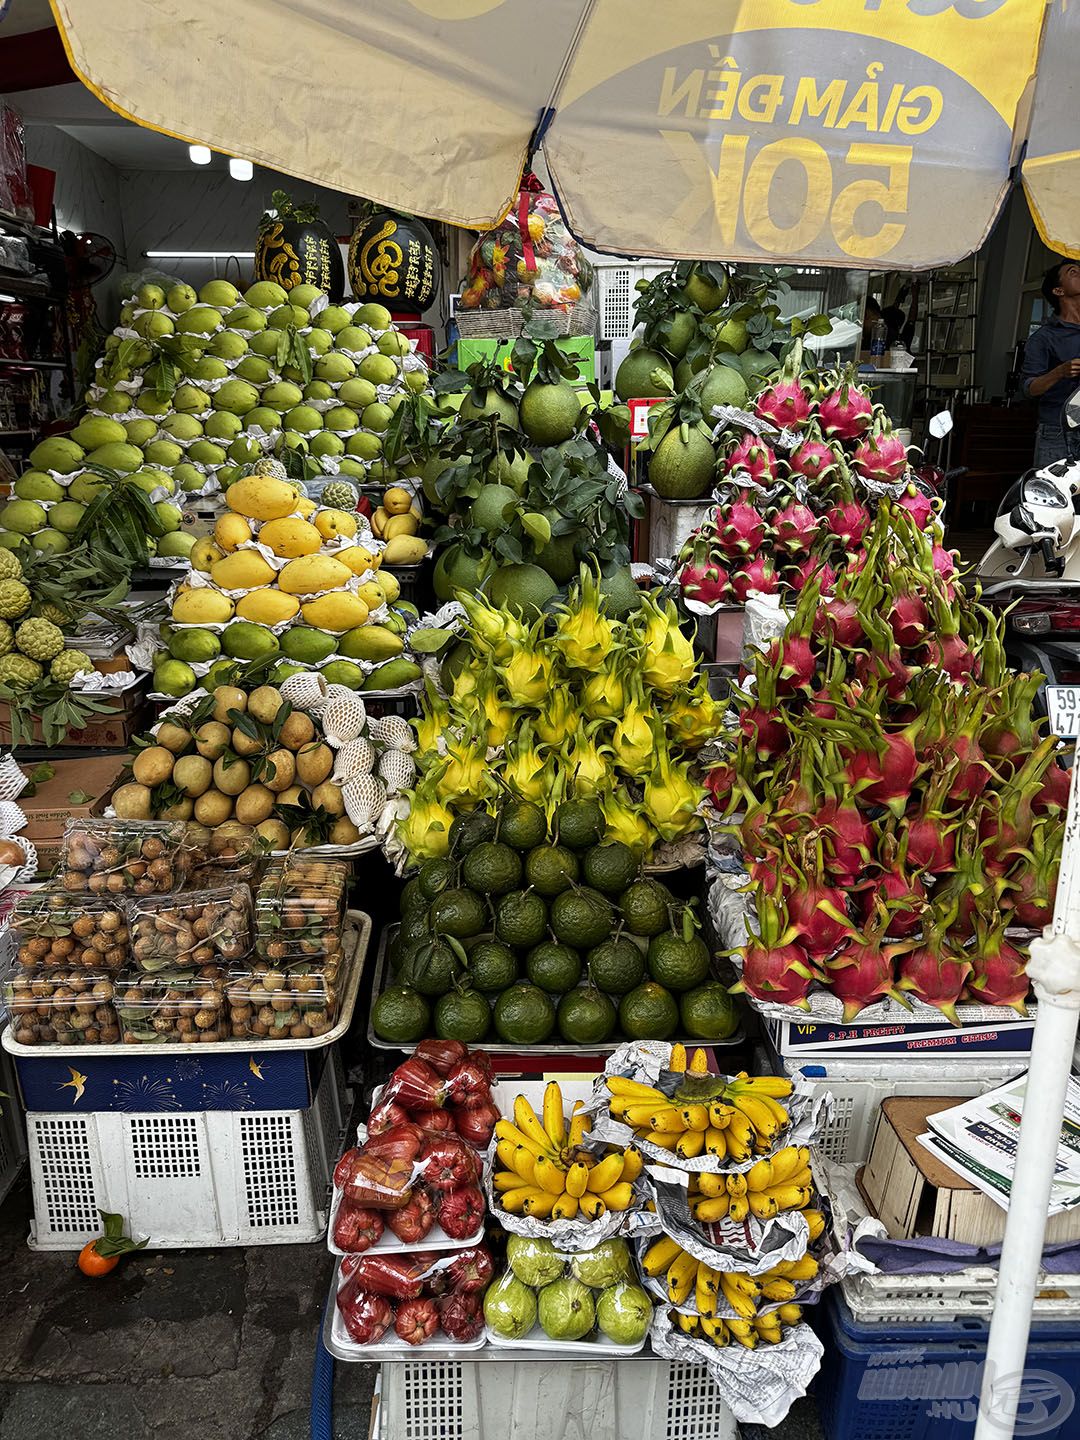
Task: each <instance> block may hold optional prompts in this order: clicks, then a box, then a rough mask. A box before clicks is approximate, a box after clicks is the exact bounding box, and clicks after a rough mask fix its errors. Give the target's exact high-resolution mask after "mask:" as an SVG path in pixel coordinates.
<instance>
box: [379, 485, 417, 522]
mask: <svg viewBox="0 0 1080 1440" xmlns="http://www.w3.org/2000/svg"><path fill="white" fill-rule="evenodd" d="M412 498H413V497H412V495H411V494H410V493H409V491H408V490H406V489H405V488H404V487H403V486H401V485H391V487H390V489H389V490H387V491H386V492H385V494H384V495H383V497H382V503H383V509H384V510H385V511H386V513H387V514H388V515H406V514H408V512H409V510H410V509H411V508H412Z"/></svg>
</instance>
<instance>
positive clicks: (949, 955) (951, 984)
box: [897, 920, 971, 1026]
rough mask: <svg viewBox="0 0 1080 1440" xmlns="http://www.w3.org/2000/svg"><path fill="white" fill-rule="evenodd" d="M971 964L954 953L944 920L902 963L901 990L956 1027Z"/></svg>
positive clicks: (965, 957)
mask: <svg viewBox="0 0 1080 1440" xmlns="http://www.w3.org/2000/svg"><path fill="white" fill-rule="evenodd" d="M970 974H971V961H970V960H969V959H968V958H967V956H966V955H964V954H962V953H960V952H957V951H955V950H953V949H952V948H951V947H950V945H949V944H948V942H947V941H946V939H945V936H944V934H943V933H942V925H941V922H940V920H939V921H938V922H937V923H936V924H934V925H932V926H930V927H929V929H928V931H927V933H925V934H924V935H923V938H922V939H921V940H919V941H917V942H914V944H913V948H912V949H911V950H910V951H909V952H908V953H907V954H906V955H905V956H904V957H903V959H902V960H901V961H900V979H899V981H898V983H897V989H898V990H907V991H910V993H911V994H912V995H917V996H918V997H919V999H920V1000H924V1001H925V1002H926V1003H927V1005H933V1006H935V1007H936V1008H937V1009H938V1010H940V1011H941V1013H942V1014H943V1015H945V1016H947V1017H948V1019H949V1020H951V1021H952V1023H953V1024H954V1025H956V1026H959V1024H960V1021H959V1020H958V1019H957V1016H956V1002H957V1001H958V1000H959V999H960V996H961V995H962V994H963V993H964V986H965V985H966V984H967V979H968V976H969V975H970Z"/></svg>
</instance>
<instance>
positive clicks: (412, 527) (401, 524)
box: [383, 515, 420, 540]
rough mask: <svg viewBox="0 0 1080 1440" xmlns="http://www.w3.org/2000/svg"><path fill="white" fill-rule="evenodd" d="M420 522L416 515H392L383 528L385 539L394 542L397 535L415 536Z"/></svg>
mask: <svg viewBox="0 0 1080 1440" xmlns="http://www.w3.org/2000/svg"><path fill="white" fill-rule="evenodd" d="M419 528H420V522H419V521H418V520H417V518H416V516H415V515H391V516H390V519H389V520H388V521H387V522H386V525H385V526H384V527H383V539H384V540H393V539H394V537H395V536H396V535H415V534H416V532H417V530H419Z"/></svg>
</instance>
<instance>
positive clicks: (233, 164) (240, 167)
mask: <svg viewBox="0 0 1080 1440" xmlns="http://www.w3.org/2000/svg"><path fill="white" fill-rule="evenodd" d="M229 174H230V175H231V176H232V178H233V179H234V180H250V179H251V177H252V176H253V175H254V174H255V167H254V165H252V163H251V161H250V160H230V161H229Z"/></svg>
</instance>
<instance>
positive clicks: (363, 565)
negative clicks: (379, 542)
mask: <svg viewBox="0 0 1080 1440" xmlns="http://www.w3.org/2000/svg"><path fill="white" fill-rule="evenodd" d="M334 559H335V560H340V561H341V563H342V564H343V565H347V566H348V567H349V569H350V570H351V571H352V573H353V574H354V575H366V574H367V572H368V571H369V570H378V568H379V566H380V565H381V564H382V552H381V551H375V550H368V549H367V547H366V546H364V545H348V546H346V548H345V549H344V550H339V551H338V553H337V554H336V555H335V556H334Z"/></svg>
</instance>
